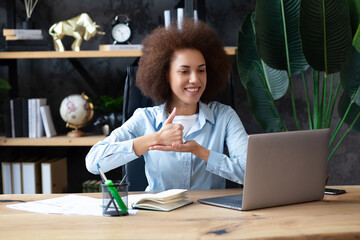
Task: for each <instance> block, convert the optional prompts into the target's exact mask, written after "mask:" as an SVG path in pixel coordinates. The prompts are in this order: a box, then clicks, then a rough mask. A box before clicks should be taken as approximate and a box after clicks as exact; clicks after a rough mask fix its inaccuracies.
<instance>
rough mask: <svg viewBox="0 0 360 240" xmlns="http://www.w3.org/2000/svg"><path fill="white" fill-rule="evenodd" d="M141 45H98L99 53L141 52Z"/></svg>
mask: <svg viewBox="0 0 360 240" xmlns="http://www.w3.org/2000/svg"><path fill="white" fill-rule="evenodd" d="M141 48H142V46H141V44H100V45H99V50H100V51H126V50H141Z"/></svg>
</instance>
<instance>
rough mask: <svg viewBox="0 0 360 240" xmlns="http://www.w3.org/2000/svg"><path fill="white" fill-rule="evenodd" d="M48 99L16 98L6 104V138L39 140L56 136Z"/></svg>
mask: <svg viewBox="0 0 360 240" xmlns="http://www.w3.org/2000/svg"><path fill="white" fill-rule="evenodd" d="M46 102H47V100H46V98H33V99H26V98H16V99H10V100H8V101H5V103H4V123H5V135H6V137H13V138H15V137H29V138H39V137H43V136H45V135H46V137H53V136H56V135H57V133H56V129H55V126H54V122H53V119H52V116H51V111H50V106H49V105H46Z"/></svg>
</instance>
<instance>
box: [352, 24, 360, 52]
mask: <svg viewBox="0 0 360 240" xmlns="http://www.w3.org/2000/svg"><path fill="white" fill-rule="evenodd" d="M352 45H353V46H354V48H355V49H356V51H358V52H360V24H359V26H358V29H357V31H356V33H355V36H354V38H353V42H352Z"/></svg>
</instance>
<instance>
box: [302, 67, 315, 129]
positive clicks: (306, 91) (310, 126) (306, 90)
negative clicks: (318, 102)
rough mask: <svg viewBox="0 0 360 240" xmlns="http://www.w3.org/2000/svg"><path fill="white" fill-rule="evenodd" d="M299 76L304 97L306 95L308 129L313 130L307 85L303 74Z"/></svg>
mask: <svg viewBox="0 0 360 240" xmlns="http://www.w3.org/2000/svg"><path fill="white" fill-rule="evenodd" d="M301 75H302V80H303V83H304V89H305V95H306V106H307V110H308V119H309V128H310V129H314V125H313V122H312V116H311V107H310V99H309V91H308V86H307V83H306V76H305V73H304V72H302V73H301Z"/></svg>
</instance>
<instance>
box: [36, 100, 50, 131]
mask: <svg viewBox="0 0 360 240" xmlns="http://www.w3.org/2000/svg"><path fill="white" fill-rule="evenodd" d="M35 102H36V106H35V111H36V113H35V114H36V123H37V126H36V137H37V138H39V137H43V136H45V128H44V123H43V120H42V118H41V112H40V107H41V106H45V105H46V102H47V99H46V98H36V99H35Z"/></svg>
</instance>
